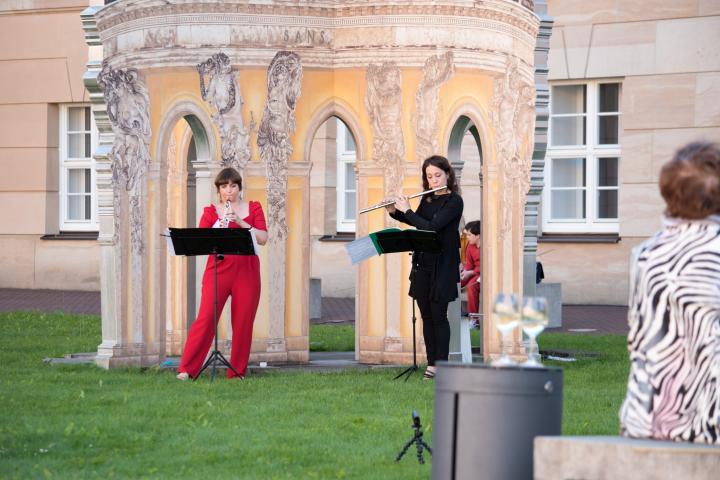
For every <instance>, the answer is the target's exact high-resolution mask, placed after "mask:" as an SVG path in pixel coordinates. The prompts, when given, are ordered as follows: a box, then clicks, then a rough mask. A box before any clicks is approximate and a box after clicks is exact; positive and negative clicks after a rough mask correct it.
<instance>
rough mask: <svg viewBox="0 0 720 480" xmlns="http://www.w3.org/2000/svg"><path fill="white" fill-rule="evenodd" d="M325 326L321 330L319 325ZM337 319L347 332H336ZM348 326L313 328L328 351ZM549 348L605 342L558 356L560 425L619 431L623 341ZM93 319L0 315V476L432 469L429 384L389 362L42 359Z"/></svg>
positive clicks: (348, 335) (342, 340) (94, 338)
mask: <svg viewBox="0 0 720 480" xmlns="http://www.w3.org/2000/svg"><path fill="white" fill-rule="evenodd" d="M318 327H320V328H318ZM333 328H339V329H342V331H340V332H338V331H333V330H330V329H333ZM352 336H353V333H352V328H351V327H339V326H330V325H318V326H313V327H312V329H311V340H312V341H313V342H318V343H322V345H323V349H326V350H327V349H334V348H337V347H338V346H340V347H342V346H344V347H343V348H347V346H348V345H352V342H353V341H352ZM540 338H541V345H542V346H543V347H548V346H553V347H554V348H565V349H569V348H577V349H582V350H592V351H596V352H601V353H602V354H603V355H602V357H601V359H600V360H584V361H581V362H577V363H573V364H563V365H562V366H563V367H564V368H565V418H564V428H563V429H564V432H565V433H567V434H613V433H615V432H617V410H618V408H619V405H620V402H621V400H622V398H623V395H624V390H625V381H626V375H627V374H626V370H627V361H626V359H625V346H624V339H623V338H622V337H619V336H615V337H588V336H569V335H560V334H553V335H550V334H547V335H543V336H541V337H540ZM99 340H100V330H99V320H98V318H97V317H92V316H69V315H62V314H30V313H13V314H0V365H2V366H3V371H2V375H0V405H2V407H3V415H2V419H1V420H0V478H23V479H24V478H129V477H132V478H136V477H146V478H258V479H273V478H282V479H287V478H323V479H324V478H370V479H380V478H429V477H430V464H429V463H428V464H425V465H419V464H418V463H417V461H416V459H415V457H414V454H413V452H409V453H408V454H407V455H406V456H405V458H403V460H402V461H401V462H400V463H395V462H394V457H395V455H396V454H397V452H398V450H399V449H400V447H402V445H403V444H404V442H405V441H406V440H408V439H409V438H410V436H411V435H412V430H411V429H410V423H411V419H410V413H411V412H412V410H413V409H417V410H418V412H419V413H420V415H421V417H422V418H423V423H424V424H425V426H426V429H425V431H426V440H427V441H428V443H430V444H432V428H431V425H432V409H433V385H432V383H431V382H423V381H421V380H420V378H419V376H418V375H416V376H415V377H414V378H412V379H411V380H410V381H408V382H407V383H405V382H402V383H401V382H393V381H392V380H391V378H392V376H393V374H395V373H396V372H397V370H394V369H391V370H384V369H379V370H373V371H371V372H356V371H352V372H347V373H333V374H316V373H313V374H307V373H269V374H262V375H251V376H250V377H248V378H247V379H246V380H245V381H226V380H225V379H219V380H217V381H216V382H214V383H212V384H211V383H210V382H208V381H207V380H206V379H201V380H199V381H198V382H196V383H190V382H187V383H182V382H178V381H176V380H175V378H174V376H173V375H172V374H171V372H167V371H160V370H157V369H146V370H139V369H118V370H112V371H105V370H101V369H98V368H95V367H93V366H62V365H49V364H45V363H43V362H42V359H43V358H44V357H50V356H62V355H63V354H65V353H69V352H81V351H93V350H95V349H96V347H97V344H98V343H99Z"/></svg>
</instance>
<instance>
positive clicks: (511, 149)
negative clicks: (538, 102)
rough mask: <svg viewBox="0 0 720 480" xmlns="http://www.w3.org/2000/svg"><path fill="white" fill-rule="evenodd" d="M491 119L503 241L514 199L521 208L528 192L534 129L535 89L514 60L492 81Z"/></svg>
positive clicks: (508, 226)
mask: <svg viewBox="0 0 720 480" xmlns="http://www.w3.org/2000/svg"><path fill="white" fill-rule="evenodd" d="M490 118H491V120H492V122H493V125H494V126H495V131H496V135H497V155H498V163H499V166H500V169H501V172H502V173H501V175H502V179H503V189H502V205H501V212H502V215H501V225H500V235H501V237H504V236H505V235H507V233H508V232H509V231H510V227H511V217H512V215H511V213H512V201H513V196H514V195H518V196H519V197H520V199H521V202H520V204H521V206H524V205H525V196H526V195H527V192H528V190H529V189H530V167H531V165H532V158H531V156H532V148H533V136H532V133H533V131H534V129H535V88H534V86H532V85H530V84H528V83H527V82H523V80H522V78H521V76H520V70H519V67H518V61H517V59H515V58H511V59H510V60H509V61H508V67H507V69H506V71H505V74H504V75H503V76H502V77H499V78H496V79H495V82H494V93H493V99H492V109H491V111H490Z"/></svg>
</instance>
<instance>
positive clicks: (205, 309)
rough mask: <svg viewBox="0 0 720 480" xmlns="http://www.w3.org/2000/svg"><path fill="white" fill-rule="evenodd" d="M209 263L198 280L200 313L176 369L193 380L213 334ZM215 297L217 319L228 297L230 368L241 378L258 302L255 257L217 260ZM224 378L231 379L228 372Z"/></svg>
mask: <svg viewBox="0 0 720 480" xmlns="http://www.w3.org/2000/svg"><path fill="white" fill-rule="evenodd" d="M213 263H214V262H213V257H210V258H208V263H207V266H206V267H205V273H204V274H203V280H202V297H201V298H200V311H199V312H198V317H197V319H196V320H195V322H194V323H193V324H192V326H191V327H190V331H189V332H188V337H187V341H186V342H185V349H184V350H183V354H182V359H181V360H180V368H179V369H178V371H179V372H187V373H188V374H189V375H190V376H191V377H193V378H194V377H196V376H197V374H198V373H199V372H200V369H201V368H202V365H203V362H204V361H205V357H206V356H207V353H208V351H209V349H210V345H211V344H212V341H213V338H214V333H215V317H214V315H213V305H214V303H215V289H214V283H213V275H214V272H213ZM217 296H218V297H217V298H218V316H219V315H220V313H221V312H222V309H223V307H224V306H225V302H226V301H227V298H228V296H231V297H232V300H231V302H232V303H231V304H230V319H231V322H232V349H231V351H230V365H232V366H233V368H234V369H235V370H236V371H237V372H238V374H239V375H240V376H243V377H244V376H245V373H246V371H247V364H248V359H249V358H250V347H251V344H252V331H253V323H254V322H255V312H256V311H257V307H258V303H259V301H260V261H259V259H258V257H257V256H255V255H248V256H244V255H225V258H224V259H223V260H219V261H218V264H217ZM227 376H228V378H231V377H234V376H235V374H234V373H233V372H232V370H230V369H228V372H227Z"/></svg>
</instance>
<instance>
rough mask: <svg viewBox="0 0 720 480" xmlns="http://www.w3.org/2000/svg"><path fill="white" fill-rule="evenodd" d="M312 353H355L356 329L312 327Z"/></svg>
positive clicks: (325, 325)
mask: <svg viewBox="0 0 720 480" xmlns="http://www.w3.org/2000/svg"><path fill="white" fill-rule="evenodd" d="M310 351H313V352H354V351H355V327H353V326H352V325H332V324H320V325H310Z"/></svg>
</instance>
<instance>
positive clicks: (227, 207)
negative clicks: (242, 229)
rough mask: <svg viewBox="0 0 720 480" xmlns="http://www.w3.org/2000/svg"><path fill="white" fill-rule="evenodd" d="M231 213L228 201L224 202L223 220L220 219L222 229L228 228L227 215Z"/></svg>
mask: <svg viewBox="0 0 720 480" xmlns="http://www.w3.org/2000/svg"><path fill="white" fill-rule="evenodd" d="M231 212H232V209H231V208H230V200H228V201H227V202H225V211H224V212H223V218H222V228H228V225H229V224H230V220H228V215H229V214H230V213H231Z"/></svg>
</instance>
